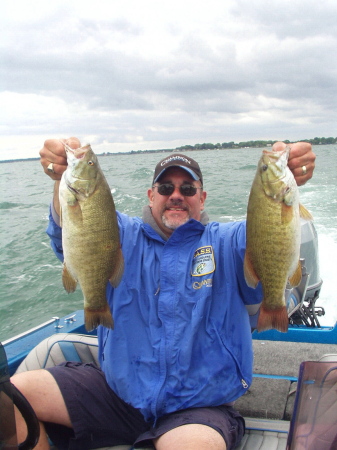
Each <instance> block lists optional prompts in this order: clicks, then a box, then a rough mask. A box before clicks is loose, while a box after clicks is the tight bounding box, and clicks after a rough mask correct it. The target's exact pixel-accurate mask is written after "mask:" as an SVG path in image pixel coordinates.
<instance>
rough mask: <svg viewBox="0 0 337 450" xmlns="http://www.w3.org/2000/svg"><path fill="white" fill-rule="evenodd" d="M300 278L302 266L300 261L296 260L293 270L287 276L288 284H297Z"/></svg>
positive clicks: (292, 285)
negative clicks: (289, 275)
mask: <svg viewBox="0 0 337 450" xmlns="http://www.w3.org/2000/svg"><path fill="white" fill-rule="evenodd" d="M301 280H302V266H301V262H300V261H298V264H297V267H296V270H295V272H294V273H293V274H292V275H291V277H289V284H290V285H291V287H295V286H298V285H299V284H300V282H301Z"/></svg>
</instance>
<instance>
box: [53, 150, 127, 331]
mask: <svg viewBox="0 0 337 450" xmlns="http://www.w3.org/2000/svg"><path fill="white" fill-rule="evenodd" d="M64 146H65V150H66V154H67V162H68V167H67V169H66V171H65V172H64V173H63V175H62V179H61V183H60V190H59V198H60V210H61V226H62V246H63V253H64V264H63V272H62V282H63V286H64V288H65V289H66V291H67V292H68V293H70V292H74V291H75V289H76V285H77V282H78V283H79V284H80V286H81V289H82V293H83V296H84V315H85V327H86V329H87V331H90V330H93V329H94V328H96V327H97V326H98V325H104V326H106V327H109V328H113V318H112V315H111V311H110V308H109V305H108V303H107V300H106V284H107V281H108V280H110V283H111V284H112V285H113V286H114V287H117V286H118V284H119V282H120V280H121V278H122V276H123V270H124V260H123V255H122V250H121V245H120V241H119V230H118V225H117V217H116V210H115V205H114V201H113V198H112V194H111V190H110V188H109V185H108V183H107V181H106V179H105V177H104V175H103V172H102V170H101V168H100V166H99V163H98V159H97V156H96V155H95V153H94V152H93V151H92V149H91V147H90V145H86V146H83V147H80V148H77V149H75V150H74V149H72V148H70V147H69V146H68V145H66V144H64Z"/></svg>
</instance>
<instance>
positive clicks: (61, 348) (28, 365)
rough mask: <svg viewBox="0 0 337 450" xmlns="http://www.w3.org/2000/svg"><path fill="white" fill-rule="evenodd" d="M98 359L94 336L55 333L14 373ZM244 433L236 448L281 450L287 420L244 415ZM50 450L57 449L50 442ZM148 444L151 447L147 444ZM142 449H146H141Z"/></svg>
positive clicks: (128, 449)
mask: <svg viewBox="0 0 337 450" xmlns="http://www.w3.org/2000/svg"><path fill="white" fill-rule="evenodd" d="M70 360H71V361H77V362H84V363H95V364H97V365H99V363H98V344H97V337H96V336H89V335H81V334H68V333H57V334H55V335H53V336H51V337H49V338H46V339H45V340H43V341H42V342H40V344H39V345H37V346H36V347H35V348H34V349H33V350H31V352H30V353H29V354H28V355H27V357H26V358H25V359H24V360H23V361H22V363H21V364H20V366H19V367H18V369H17V371H16V373H20V372H24V371H27V370H34V369H41V368H48V367H53V366H55V365H57V364H59V363H61V362H64V361H70ZM245 420H246V434H245V436H244V437H243V439H242V441H241V443H240V445H239V446H238V447H237V448H236V450H260V449H264V448H265V449H268V450H285V449H286V443H287V435H288V430H289V422H288V421H285V420H268V419H266V420H263V421H262V420H260V419H256V418H247V417H245ZM52 448H53V450H57V448H56V447H55V446H54V447H52ZM151 448H152V447H151ZM131 449H132V446H128V445H119V446H114V447H104V448H101V449H98V450H131ZM142 450H149V448H147V449H142Z"/></svg>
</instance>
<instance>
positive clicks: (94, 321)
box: [84, 305, 114, 331]
mask: <svg viewBox="0 0 337 450" xmlns="http://www.w3.org/2000/svg"><path fill="white" fill-rule="evenodd" d="M84 321H85V328H86V330H87V331H92V330H94V329H95V328H97V327H98V325H103V326H104V327H107V328H113V327H114V320H113V318H112V315H111V311H110V309H109V306H108V305H106V306H105V307H104V308H102V309H95V310H93V309H89V308H84Z"/></svg>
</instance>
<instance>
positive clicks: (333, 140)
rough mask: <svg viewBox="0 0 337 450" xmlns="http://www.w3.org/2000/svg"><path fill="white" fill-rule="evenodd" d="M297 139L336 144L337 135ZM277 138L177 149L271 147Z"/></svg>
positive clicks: (204, 144)
mask: <svg viewBox="0 0 337 450" xmlns="http://www.w3.org/2000/svg"><path fill="white" fill-rule="evenodd" d="M297 141H302V142H309V143H310V144H312V145H328V144H336V143H337V137H328V138H325V137H315V138H313V139H298V140H297ZM275 142H277V140H274V141H272V140H269V141H263V140H257V141H243V142H238V143H236V142H234V141H231V142H223V143H222V144H220V143H217V144H212V143H209V142H207V143H203V144H195V145H182V146H181V147H177V148H176V150H181V151H183V150H215V149H221V148H250V147H253V148H254V147H255V148H259V147H271V146H272V145H273V144H274V143H275ZM283 142H285V143H286V144H290V142H291V141H289V140H287V139H286V140H283Z"/></svg>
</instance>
